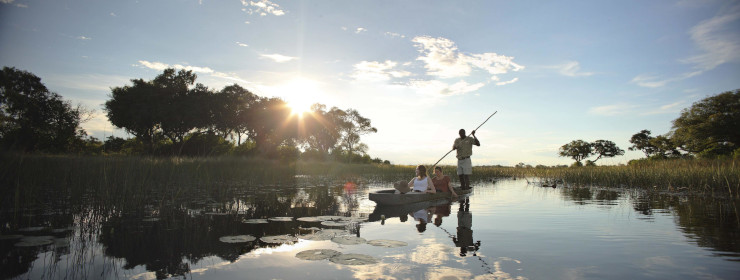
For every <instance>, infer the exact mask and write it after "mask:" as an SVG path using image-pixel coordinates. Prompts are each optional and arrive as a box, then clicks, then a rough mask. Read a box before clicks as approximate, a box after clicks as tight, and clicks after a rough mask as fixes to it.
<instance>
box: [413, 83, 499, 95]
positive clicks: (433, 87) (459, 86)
mask: <svg viewBox="0 0 740 280" xmlns="http://www.w3.org/2000/svg"><path fill="white" fill-rule="evenodd" d="M408 85H409V87H411V88H413V89H414V90H416V91H417V92H419V93H421V94H426V95H445V96H450V95H461V94H466V93H468V92H472V91H476V90H478V89H480V88H482V87H483V86H485V84H484V83H476V84H468V83H467V82H465V81H459V82H457V83H454V84H452V85H450V84H447V83H445V82H442V81H438V80H431V81H410V82H409V84H408Z"/></svg>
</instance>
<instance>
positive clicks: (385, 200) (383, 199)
mask: <svg viewBox="0 0 740 280" xmlns="http://www.w3.org/2000/svg"><path fill="white" fill-rule="evenodd" d="M454 189H455V193H457V195H458V196H462V195H466V194H469V193H470V191H471V190H462V189H460V188H454ZM395 192H396V190H380V191H375V192H371V193H370V194H369V198H370V200H372V201H374V202H375V203H376V204H378V205H406V204H413V203H418V202H424V201H433V200H439V199H445V198H451V197H452V196H451V195H450V193H442V192H438V193H424V194H414V193H406V194H397V193H395Z"/></svg>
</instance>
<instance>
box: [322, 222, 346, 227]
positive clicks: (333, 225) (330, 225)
mask: <svg viewBox="0 0 740 280" xmlns="http://www.w3.org/2000/svg"><path fill="white" fill-rule="evenodd" d="M349 224H350V223H349V222H342V221H324V222H321V225H322V226H327V227H343V226H346V225H349Z"/></svg>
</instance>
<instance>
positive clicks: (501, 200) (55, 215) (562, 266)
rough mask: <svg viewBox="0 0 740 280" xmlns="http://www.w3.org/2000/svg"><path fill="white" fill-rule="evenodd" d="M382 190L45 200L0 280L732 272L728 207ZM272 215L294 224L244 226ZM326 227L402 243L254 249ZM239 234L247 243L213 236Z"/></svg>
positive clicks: (739, 229) (3, 247) (524, 188)
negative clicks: (411, 195) (355, 261)
mask: <svg viewBox="0 0 740 280" xmlns="http://www.w3.org/2000/svg"><path fill="white" fill-rule="evenodd" d="M389 186H390V183H375V184H370V183H368V184H359V185H356V184H352V183H347V184H344V185H337V186H336V187H327V186H318V187H308V186H304V187H283V188H277V187H247V186H245V187H235V188H230V189H228V190H218V189H216V190H213V191H210V192H209V191H202V190H201V191H183V192H179V193H178V192H174V193H170V192H167V191H160V190H153V191H152V193H150V194H148V195H147V196H146V197H138V198H136V199H131V200H127V201H128V202H126V203H116V201H104V202H101V201H99V200H96V199H95V197H96V196H95V195H93V194H89V195H85V196H82V197H77V198H73V197H66V198H65V197H64V196H63V195H59V194H55V195H49V197H48V198H41V199H40V201H39V202H38V203H34V204H33V205H27V206H28V207H26V208H24V209H20V210H17V211H9V210H7V208H4V209H6V211H4V212H3V213H2V216H1V217H0V218H2V224H3V229H2V230H3V235H2V238H0V252H2V256H3V259H2V264H1V267H0V268H1V269H0V271H2V272H0V273H2V274H1V275H2V277H3V278H21V279H44V278H50V279H59V278H71V279H81V278H94V279H100V278H108V279H120V278H123V279H155V278H168V277H174V278H197V279H351V278H358V279H378V278H385V279H737V277H738V275H740V243H739V241H740V238H739V237H740V236H739V235H740V220H739V218H738V212H737V210H736V209H737V207H736V203H737V202H736V201H728V200H710V199H702V198H691V199H687V198H684V197H680V196H671V195H658V194H646V193H642V192H639V191H634V190H614V189H602V188H575V187H562V186H560V187H558V188H542V187H539V186H537V185H533V184H527V182H526V181H524V180H506V181H499V182H495V183H493V182H480V183H478V184H476V185H474V188H475V189H474V192H473V194H472V195H470V196H469V197H467V199H462V200H461V201H453V202H446V201H438V202H434V203H429V204H420V205H415V206H412V207H400V208H399V207H376V206H375V203H374V202H372V201H369V200H368V199H367V193H368V192H370V191H373V190H378V189H383V188H388V187H389ZM322 216H323V217H322ZM326 216H341V217H347V218H344V219H342V218H340V217H326ZM275 217H291V218H292V219H289V220H290V221H280V220H281V219H271V220H267V221H266V223H264V222H265V221H263V223H245V222H247V221H255V220H252V219H268V218H275ZM300 217H313V218H314V219H313V220H325V221H332V219H333V222H335V225H339V226H326V225H322V224H321V223H320V221H309V222H303V221H297V220H296V218H300ZM317 217H318V218H317ZM349 217H352V218H353V219H349ZM415 217H417V218H419V217H421V218H422V219H423V218H426V220H427V221H428V223H424V222H421V221H419V219H417V218H415ZM329 224H331V223H329ZM322 228H324V229H327V228H330V229H335V231H334V232H341V234H340V235H344V236H354V237H360V238H363V239H364V240H366V241H372V240H392V241H399V242H398V243H399V244H401V245H402V246H400V247H380V246H372V245H369V244H367V243H361V244H356V245H346V244H339V243H337V242H333V241H331V240H319V241H312V240H306V239H304V238H298V239H297V241H296V242H288V243H287V244H268V243H265V242H262V241H260V238H262V237H268V236H280V235H288V237H295V236H305V235H306V234H311V233H315V232H321V231H319V230H320V229H322ZM11 235H23V236H26V237H28V236H50V237H41V238H36V239H42V240H44V239H46V240H49V241H48V242H46V243H49V242H50V244H47V245H37V246H30V247H18V246H15V245H16V244H18V243H19V242H20V240H24V239H21V238H22V237H19V236H15V237H12V236H11ZM236 235H249V236H252V237H254V238H256V240H255V241H252V242H244V243H225V242H222V241H220V240H219V239H220V238H221V237H224V236H236ZM312 236H315V235H312ZM355 239H356V238H355ZM42 243H43V242H42ZM316 249H329V250H334V251H337V252H340V253H342V254H345V255H347V254H362V255H365V256H369V258H370V259H372V260H375V261H376V263H372V264H366V265H347V264H340V263H335V262H332V261H330V260H328V259H323V260H304V259H300V258H298V257H296V254H298V253H299V252H304V251H307V250H316Z"/></svg>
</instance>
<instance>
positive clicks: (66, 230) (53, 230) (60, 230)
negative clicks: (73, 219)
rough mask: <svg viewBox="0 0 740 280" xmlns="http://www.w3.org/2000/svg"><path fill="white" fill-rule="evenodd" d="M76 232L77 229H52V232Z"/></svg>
mask: <svg viewBox="0 0 740 280" xmlns="http://www.w3.org/2000/svg"><path fill="white" fill-rule="evenodd" d="M74 230H75V227H66V228H55V229H52V230H51V232H53V233H64V232H68V231H74Z"/></svg>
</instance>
